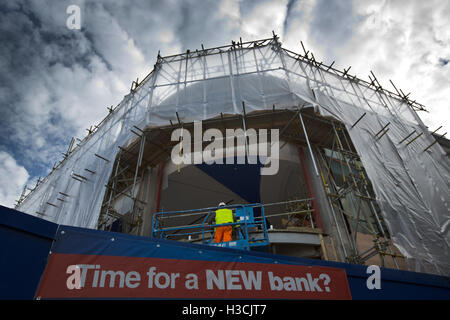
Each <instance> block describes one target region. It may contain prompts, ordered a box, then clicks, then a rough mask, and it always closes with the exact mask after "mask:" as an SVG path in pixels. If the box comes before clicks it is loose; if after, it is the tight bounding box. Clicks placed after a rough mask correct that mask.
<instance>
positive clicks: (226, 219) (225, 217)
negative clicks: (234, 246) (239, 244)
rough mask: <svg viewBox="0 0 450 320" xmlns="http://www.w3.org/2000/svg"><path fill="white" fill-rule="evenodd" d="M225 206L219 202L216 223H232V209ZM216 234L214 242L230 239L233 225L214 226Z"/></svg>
mask: <svg viewBox="0 0 450 320" xmlns="http://www.w3.org/2000/svg"><path fill="white" fill-rule="evenodd" d="M220 207H225V203H223V202H221V203H219V209H217V210H216V225H220V224H225V223H233V222H234V221H233V211H232V210H231V209H227V208H221V209H220ZM215 230H216V235H215V236H214V242H215V243H219V242H222V241H223V242H227V241H231V233H232V231H233V226H223V227H216V228H215Z"/></svg>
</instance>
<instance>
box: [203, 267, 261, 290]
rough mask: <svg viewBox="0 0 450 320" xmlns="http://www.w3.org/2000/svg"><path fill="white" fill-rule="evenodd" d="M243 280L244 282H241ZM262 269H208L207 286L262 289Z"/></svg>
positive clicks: (222, 288)
mask: <svg viewBox="0 0 450 320" xmlns="http://www.w3.org/2000/svg"><path fill="white" fill-rule="evenodd" d="M241 280H242V284H241ZM261 282H262V271H256V272H254V271H244V270H217V271H214V270H206V288H207V289H208V290H214V289H215V288H217V289H219V290H225V289H226V290H242V285H244V288H245V290H261Z"/></svg>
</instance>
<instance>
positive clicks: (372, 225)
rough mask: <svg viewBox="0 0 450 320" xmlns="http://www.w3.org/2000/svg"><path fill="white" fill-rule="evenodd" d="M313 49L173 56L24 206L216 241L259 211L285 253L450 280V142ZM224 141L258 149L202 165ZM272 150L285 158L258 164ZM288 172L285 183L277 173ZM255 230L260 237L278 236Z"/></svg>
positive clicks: (43, 214) (141, 231) (403, 102)
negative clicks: (222, 224)
mask: <svg viewBox="0 0 450 320" xmlns="http://www.w3.org/2000/svg"><path fill="white" fill-rule="evenodd" d="M302 50H303V53H302V54H298V53H294V52H291V51H289V50H287V49H284V48H283V47H282V46H281V43H280V41H279V39H278V37H277V36H276V35H274V36H273V37H272V38H268V39H263V40H258V41H250V42H242V41H239V42H232V44H231V45H226V46H222V47H217V48H210V49H206V48H203V46H202V49H199V50H195V51H190V50H187V51H186V52H185V53H182V54H178V55H173V56H166V57H162V56H160V55H158V57H157V62H156V64H155V65H154V69H153V70H152V71H151V72H150V74H149V75H148V76H147V77H146V78H145V79H143V80H142V81H138V80H137V81H136V82H133V84H132V87H131V90H130V93H129V94H128V95H126V96H125V97H124V99H123V100H122V101H121V102H120V103H119V104H118V105H117V106H116V107H114V108H113V107H111V108H109V113H108V115H107V116H106V118H105V119H104V120H103V121H102V122H101V123H99V124H98V125H95V126H93V127H91V128H90V129H89V134H88V135H87V136H86V137H85V138H84V139H82V140H79V139H72V141H71V143H70V146H69V148H68V150H67V152H66V153H65V155H64V159H63V160H62V161H61V162H60V163H58V164H55V166H54V168H53V170H52V172H51V173H50V174H49V175H48V176H47V177H46V178H44V179H43V180H42V181H39V182H38V184H37V185H36V186H35V187H34V188H32V189H30V191H27V190H26V189H24V192H23V193H22V196H21V198H20V199H19V202H18V204H17V206H16V209H17V210H20V211H23V212H25V213H28V214H31V215H34V216H37V217H39V218H43V219H45V220H48V221H51V222H55V223H57V224H63V225H68V226H76V227H85V228H90V229H100V230H108V231H116V232H122V233H130V234H135V235H140V236H148V237H150V236H152V235H153V236H155V228H157V230H156V231H161V230H165V231H166V232H165V233H164V237H165V238H167V239H172V240H179V241H183V242H193V243H205V241H207V242H208V241H209V242H210V241H211V239H212V238H213V235H212V234H213V229H212V223H211V221H210V220H208V219H205V216H208V214H209V212H211V210H212V209H211V208H214V207H216V206H217V205H218V203H220V202H226V203H227V205H229V206H230V207H233V208H236V207H237V206H241V205H243V206H246V205H250V206H252V207H253V208H259V209H260V211H263V215H262V217H264V219H263V220H264V225H265V227H264V228H265V229H264V230H266V233H267V239H266V240H267V246H264V247H263V248H262V249H263V250H267V251H269V252H271V253H276V254H281V255H287V256H295V257H307V258H314V259H322V260H329V261H339V262H348V263H354V264H366V265H372V264H376V265H379V266H383V267H389V268H397V269H403V270H410V271H418V272H426V273H434V274H439V275H447V276H448V275H450V259H449V257H450V252H449V250H450V246H449V238H450V237H449V232H450V230H449V228H450V207H449V200H450V199H449V194H450V185H449V182H450V163H449V158H448V145H446V143H448V141H447V140H445V139H443V136H442V135H439V134H438V133H437V130H436V131H435V132H431V130H429V129H428V128H427V127H426V126H425V125H424V124H423V122H422V121H421V120H420V118H419V116H418V115H417V112H418V111H423V110H424V107H423V106H422V105H420V104H419V103H417V102H415V101H411V100H410V99H409V97H408V96H409V95H405V94H404V93H403V92H402V91H401V90H398V89H397V88H396V87H395V86H394V84H392V87H393V89H392V92H391V91H389V90H387V89H386V88H383V87H382V86H381V84H380V83H379V82H378V80H377V78H376V77H375V75H373V73H372V74H371V75H370V76H369V81H364V80H362V79H359V78H357V77H355V76H352V75H350V74H349V70H350V68H348V69H346V70H343V71H340V70H337V69H335V68H333V64H331V65H325V64H323V63H321V62H319V61H317V60H315V58H314V56H313V54H312V53H310V52H308V51H306V50H305V49H304V48H302ZM199 124H201V128H202V129H201V132H200V137H199V135H198V130H197V129H196V128H198V127H199ZM177 129H181V130H180V131H178V132H181V133H182V134H181V136H177V137H176V139H174V138H173V133H174V131H175V130H177ZM208 129H212V130H215V131H214V132H216V133H217V135H219V133H220V134H222V135H223V136H224V137H225V136H226V133H227V131H230V130H231V131H233V132H234V133H235V139H236V141H239V139H242V140H240V141H244V147H243V148H241V147H239V146H237V145H238V143H237V142H236V146H235V145H234V143H233V144H231V146H232V147H231V149H230V147H229V145H228V144H225V142H224V143H223V144H222V142H220V143H221V144H222V145H223V148H222V149H220V147H218V148H215V150H214V154H215V156H216V161H215V162H214V163H206V162H204V161H202V160H200V161H195V159H196V154H195V152H193V150H196V147H200V149H201V150H204V149H205V148H207V147H208V145H210V144H211V141H212V139H205V137H204V136H203V132H205V131H206V130H208ZM183 133H184V134H183ZM262 133H264V135H265V134H266V133H267V136H264V137H262V136H261V134H262ZM187 135H188V136H190V139H187V138H186V136H187ZM233 139H234V138H233ZM264 139H265V140H266V141H267V142H268V143H267V144H266V146H268V148H267V154H266V156H267V158H268V159H270V161H269V162H268V161H266V162H264V161H251V159H250V154H251V153H252V151H254V150H255V148H256V147H255V145H259V146H261V144H260V142H261V141H264ZM255 141H256V142H255ZM216 142H217V141H216ZM273 146H275V147H276V149H271V148H269V147H273ZM230 150H231V151H230ZM256 150H259V149H257V148H256ZM271 150H275V151H276V152H275V153H273V152H272V151H271ZM173 155H178V156H181V157H188V158H189V159H191V160H193V161H191V162H190V163H189V161H185V162H181V163H175V162H174V161H173ZM217 155H219V156H217ZM260 158H261V157H260ZM230 159H231V160H232V161H230ZM218 160H223V161H218ZM220 162H222V164H221V163H220ZM275 163H276V164H277V168H276V169H277V170H276V172H275V173H274V174H266V175H264V174H261V169H262V168H264V167H266V168H267V167H268V166H271V165H275ZM157 213H158V214H157ZM161 213H167V214H166V215H164V214H161ZM175 213H176V214H175ZM241 225H242V224H241ZM241 227H242V226H241ZM177 228H178V229H177ZM205 229H206V231H205ZM180 230H181V231H180ZM250 232H251V233H252V234H254V235H256V236H255V237H254V239H258V236H257V235H258V234H261V233H262V232H263V231H262V229H261V228H259V229H258V228H255V229H254V230H250ZM259 249H260V250H261V248H259Z"/></svg>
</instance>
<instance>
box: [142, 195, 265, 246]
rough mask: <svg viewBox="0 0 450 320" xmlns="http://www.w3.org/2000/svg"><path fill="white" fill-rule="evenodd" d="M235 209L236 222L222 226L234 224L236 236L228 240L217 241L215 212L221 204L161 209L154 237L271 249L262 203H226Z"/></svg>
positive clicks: (154, 225) (157, 217) (154, 223)
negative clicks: (173, 209) (185, 208)
mask: <svg viewBox="0 0 450 320" xmlns="http://www.w3.org/2000/svg"><path fill="white" fill-rule="evenodd" d="M223 208H228V209H231V210H232V211H233V216H234V222H233V223H224V224H221V225H220V226H221V227H222V226H233V239H232V240H231V241H228V242H219V243H215V242H214V230H215V228H216V227H217V225H216V224H214V218H215V212H216V210H217V209H219V207H211V208H202V209H193V210H182V211H161V212H157V213H155V214H154V215H153V222H152V234H151V237H152V239H166V240H179V241H188V242H194V243H201V244H205V245H210V246H218V247H228V248H235V249H242V250H251V249H252V248H255V247H259V249H263V250H264V249H268V246H269V237H268V234H267V223H266V218H265V214H264V206H263V205H262V204H260V203H254V204H245V205H242V204H236V205H228V206H222V207H220V209H223Z"/></svg>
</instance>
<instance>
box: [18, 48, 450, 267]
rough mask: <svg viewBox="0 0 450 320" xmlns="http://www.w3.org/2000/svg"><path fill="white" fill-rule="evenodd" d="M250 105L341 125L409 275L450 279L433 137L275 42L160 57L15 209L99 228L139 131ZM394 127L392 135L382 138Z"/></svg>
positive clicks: (443, 192) (381, 100) (412, 119)
mask: <svg viewBox="0 0 450 320" xmlns="http://www.w3.org/2000/svg"><path fill="white" fill-rule="evenodd" d="M242 102H245V108H246V112H248V113H249V112H251V111H255V110H265V109H272V107H273V105H275V106H276V108H277V109H281V108H283V109H284V108H287V109H297V108H299V107H305V106H307V107H311V106H313V107H315V108H316V110H317V111H318V112H320V113H321V114H322V115H324V116H331V117H333V118H335V119H338V120H340V121H342V122H343V123H344V124H345V125H346V127H347V130H348V132H349V134H350V137H351V139H352V141H353V144H354V145H355V147H356V149H357V151H358V153H359V155H360V156H361V160H362V163H363V165H364V167H365V169H366V171H367V174H368V176H369V178H370V180H371V182H372V185H373V189H374V192H375V195H376V198H377V202H378V204H379V206H380V208H381V212H382V215H383V218H384V220H385V222H386V225H387V227H388V229H389V232H390V234H391V236H392V240H393V242H394V244H395V245H396V246H397V247H398V248H399V250H400V251H401V253H402V254H403V255H404V256H405V257H406V258H407V261H408V262H409V267H410V269H411V270H415V271H423V272H429V273H437V274H444V275H450V254H449V230H450V223H449V222H450V213H449V194H450V186H449V183H450V165H449V161H448V159H447V158H446V155H445V153H444V152H443V150H442V148H441V147H440V146H439V145H438V144H435V145H433V146H432V147H431V148H429V149H428V150H427V151H423V150H424V149H425V148H426V147H427V146H428V145H430V144H431V143H433V142H434V138H433V137H432V136H431V135H430V133H429V132H428V130H427V129H426V127H425V126H424V125H423V123H422V122H421V120H420V119H419V117H418V116H417V114H416V113H415V111H414V110H413V109H412V108H411V106H410V105H409V104H407V103H405V102H404V101H403V100H401V99H399V98H395V97H393V96H392V95H390V94H386V93H385V92H384V91H383V90H375V89H374V88H373V87H371V86H369V85H367V84H366V83H363V82H361V81H359V80H358V79H352V80H350V79H348V78H345V77H342V76H340V75H337V74H335V73H334V72H332V71H330V72H328V71H326V69H324V68H319V67H317V66H315V65H314V64H313V63H311V62H308V61H304V60H302V59H298V57H297V56H295V55H294V54H292V53H291V52H288V51H287V50H284V49H282V48H281V47H280V45H279V43H278V42H277V41H276V40H271V41H262V42H260V45H252V46H248V47H247V48H245V46H241V47H239V46H238V47H224V48H222V49H220V48H216V49H210V50H207V51H200V52H195V53H194V52H192V53H186V54H182V55H177V56H171V57H165V58H160V59H159V60H158V63H157V64H156V65H155V69H154V70H153V71H152V73H151V74H150V75H149V76H148V77H147V78H146V79H145V80H144V81H143V82H142V83H141V84H140V85H139V87H138V88H137V89H136V90H135V91H134V92H132V93H130V94H128V95H127V96H125V97H124V99H123V101H122V102H121V103H120V104H119V105H118V106H117V108H116V109H115V110H114V112H112V113H110V114H109V115H108V116H107V118H105V120H104V121H103V122H102V123H101V124H100V125H99V127H98V129H97V130H96V131H95V132H94V133H93V134H91V135H89V136H88V137H87V138H86V139H84V140H83V141H82V142H81V143H80V144H79V146H78V147H77V148H76V149H75V150H74V151H73V152H72V153H71V154H70V155H69V156H68V157H67V159H66V160H65V161H63V162H62V163H61V165H59V166H58V168H57V169H55V170H54V171H53V172H52V173H51V174H50V175H49V176H48V177H47V178H46V179H45V180H44V181H43V182H42V183H41V184H40V185H39V186H38V187H37V188H36V190H34V191H33V192H32V193H30V194H29V195H28V196H27V197H26V198H25V199H24V200H23V201H22V202H21V203H20V205H19V206H18V208H17V209H18V210H21V211H23V212H26V213H29V214H32V215H36V216H41V217H43V218H44V219H47V220H50V221H53V222H57V223H60V224H65V225H70V226H81V227H88V228H96V227H97V221H98V218H99V214H100V209H101V205H102V201H103V197H104V194H105V190H106V188H105V185H106V184H107V182H108V180H109V177H110V175H111V171H112V166H113V163H114V159H115V157H116V155H117V153H118V151H119V148H118V146H126V145H127V144H129V143H130V142H131V141H132V140H133V139H135V138H136V136H135V135H134V134H133V133H132V132H131V129H133V126H137V127H139V128H145V127H148V126H160V125H168V124H169V122H170V120H172V121H176V113H178V114H179V116H180V119H181V120H182V121H183V122H190V121H198V120H205V119H209V118H212V117H216V116H219V115H220V113H223V114H242V113H243V110H242ZM364 113H366V116H364V118H363V119H362V120H361V121H360V122H358V125H356V126H354V127H352V124H354V123H355V122H356V121H357V120H358V119H359V118H360V117H361V115H362V114H364ZM387 123H390V124H389V132H388V133H387V134H386V135H384V137H383V138H382V139H377V138H376V137H375V135H376V133H377V132H379V131H380V129H381V128H383V127H384V126H385V125H386V124H387ZM413 130H415V131H416V132H417V134H420V133H422V135H421V136H420V137H419V138H417V139H416V140H415V141H414V142H413V143H410V144H409V145H406V143H403V144H399V142H400V141H401V140H402V139H403V138H404V137H406V136H407V135H408V134H410V133H411V132H412V131H413ZM86 169H88V170H89V171H87V170H86ZM92 172H95V173H92ZM79 175H82V176H84V177H85V178H87V180H85V179H82V178H79Z"/></svg>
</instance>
